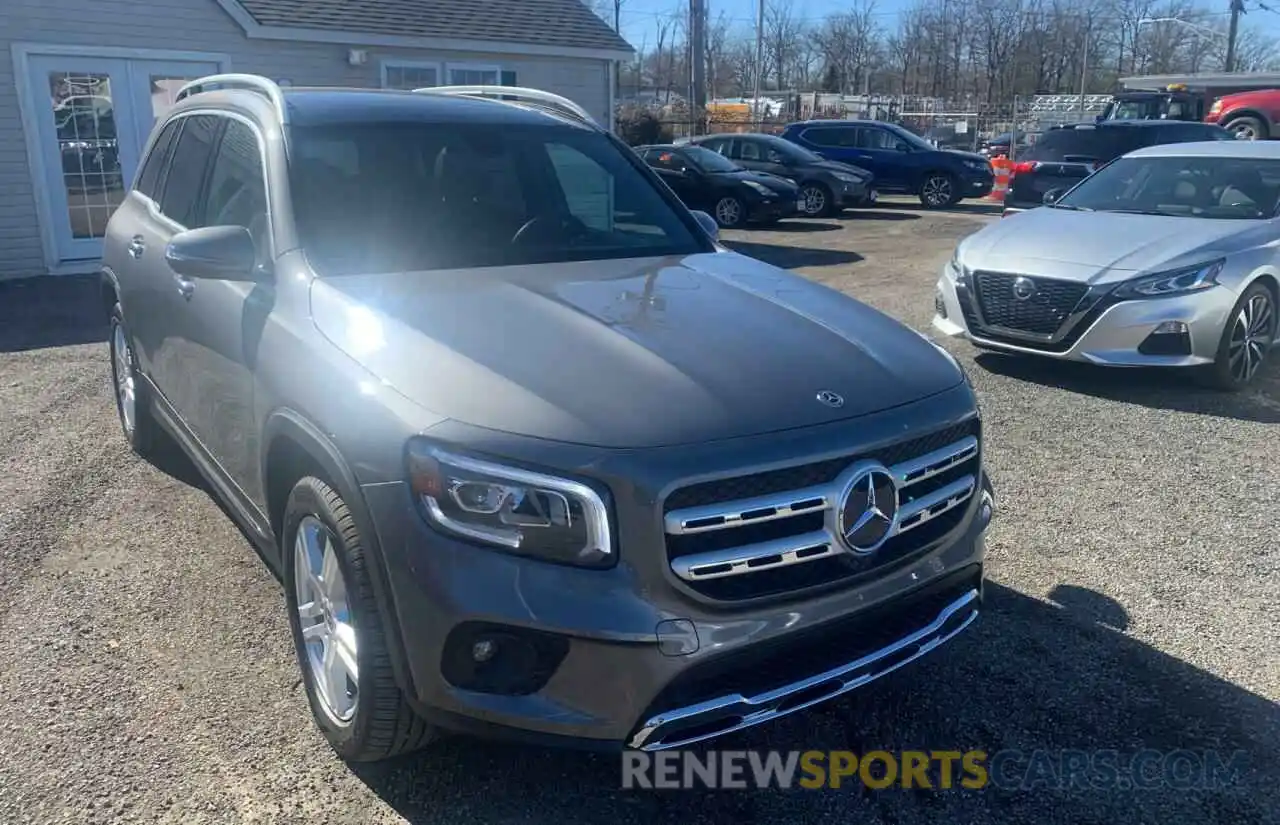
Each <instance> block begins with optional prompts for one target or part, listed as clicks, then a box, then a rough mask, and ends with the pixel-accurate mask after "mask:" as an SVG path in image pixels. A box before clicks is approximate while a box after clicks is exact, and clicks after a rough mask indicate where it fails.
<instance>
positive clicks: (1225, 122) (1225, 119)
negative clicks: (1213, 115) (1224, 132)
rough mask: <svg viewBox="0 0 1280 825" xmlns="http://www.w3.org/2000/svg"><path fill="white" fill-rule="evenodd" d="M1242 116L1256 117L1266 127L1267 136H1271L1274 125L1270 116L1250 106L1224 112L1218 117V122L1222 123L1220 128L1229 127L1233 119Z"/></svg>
mask: <svg viewBox="0 0 1280 825" xmlns="http://www.w3.org/2000/svg"><path fill="white" fill-rule="evenodd" d="M1242 117H1251V118H1256V119H1257V120H1260V121H1262V125H1263V126H1265V127H1266V128H1267V138H1268V139H1269V138H1271V136H1272V132H1273V131H1274V129H1275V126H1274V124H1272V122H1271V118H1269V117H1267V116H1266V115H1265V114H1264V113H1263V112H1262V111H1260V110H1258V109H1250V108H1240V109H1232V110H1231V111H1229V112H1227V113H1226V114H1224V115H1223V116H1222V117H1221V118H1220V119H1219V121H1218V122H1219V123H1221V124H1222V128H1224V129H1226V128H1229V127H1230V125H1231V123H1232V122H1233V121H1236V120H1239V119H1240V118H1242Z"/></svg>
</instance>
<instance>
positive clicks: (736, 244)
mask: <svg viewBox="0 0 1280 825" xmlns="http://www.w3.org/2000/svg"><path fill="white" fill-rule="evenodd" d="M722 243H723V244H724V245H725V246H727V247H729V248H730V249H732V250H733V251H734V252H741V253H742V254H743V255H750V256H751V257H752V258H755V259H756V260H760V261H764V262H765V263H767V264H773V265H774V266H779V267H782V268H783V269H798V268H802V267H807V266H839V265H840V264H854V263H857V262H858V261H861V260H862V256H861V255H859V254H858V253H857V252H851V251H849V250H845V249H820V248H818V247H812V246H778V245H776V244H768V243H755V242H753V241H732V240H723V241H722Z"/></svg>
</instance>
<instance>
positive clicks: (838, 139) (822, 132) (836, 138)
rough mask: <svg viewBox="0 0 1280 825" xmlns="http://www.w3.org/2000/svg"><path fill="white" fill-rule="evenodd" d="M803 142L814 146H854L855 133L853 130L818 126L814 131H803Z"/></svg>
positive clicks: (855, 141) (855, 140) (855, 143)
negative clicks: (805, 141)
mask: <svg viewBox="0 0 1280 825" xmlns="http://www.w3.org/2000/svg"><path fill="white" fill-rule="evenodd" d="M802 137H804V139H805V140H807V141H809V142H810V143H812V144H813V145H814V146H833V147H838V146H856V145H857V139H858V137H857V132H856V131H855V130H853V129H842V128H840V127H838V126H837V127H834V128H833V127H830V126H820V127H818V128H816V129H805V130H804V134H803V135H802Z"/></svg>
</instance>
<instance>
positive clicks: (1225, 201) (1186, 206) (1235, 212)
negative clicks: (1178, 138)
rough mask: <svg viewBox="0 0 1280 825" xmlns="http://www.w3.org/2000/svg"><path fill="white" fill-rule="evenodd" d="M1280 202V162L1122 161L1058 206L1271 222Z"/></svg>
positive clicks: (1087, 181)
mask: <svg viewBox="0 0 1280 825" xmlns="http://www.w3.org/2000/svg"><path fill="white" fill-rule="evenodd" d="M1277 201H1280V160H1260V159H1254V158H1232V157H1149V158H1144V157H1135V158H1121V159H1120V160H1117V161H1116V162H1115V163H1112V164H1111V165H1110V166H1106V167H1103V168H1102V169H1099V170H1098V171H1097V172H1095V173H1094V174H1093V175H1092V176H1091V177H1088V178H1086V179H1084V180H1083V181H1081V182H1080V184H1079V185H1078V186H1076V188H1074V189H1072V190H1071V192H1070V193H1068V194H1067V195H1065V196H1064V197H1063V198H1062V199H1061V200H1059V201H1058V202H1057V203H1056V204H1054V206H1055V207H1061V208H1064V209H1084V210H1091V211H1097V212H1134V213H1139V214H1144V215H1173V216H1183V217H1195V218H1220V219H1230V218H1236V219H1250V218H1252V219H1257V218H1270V217H1272V216H1273V215H1274V214H1275V213H1276V206H1277Z"/></svg>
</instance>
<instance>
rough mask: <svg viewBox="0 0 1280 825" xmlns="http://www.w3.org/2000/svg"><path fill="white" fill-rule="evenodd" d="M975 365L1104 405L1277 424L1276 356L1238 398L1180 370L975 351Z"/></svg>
mask: <svg viewBox="0 0 1280 825" xmlns="http://www.w3.org/2000/svg"><path fill="white" fill-rule="evenodd" d="M974 361H976V362H977V364H978V366H980V367H982V368H983V369H984V370H986V371H988V372H991V373H994V374H996V375H1003V376H1006V377H1008V378H1015V379H1017V380H1019V381H1029V382H1031V383H1034V384H1040V385H1043V386H1047V387H1057V388H1059V389H1063V390H1067V391H1068V392H1075V393H1080V394H1081V395H1091V396H1094V397H1095V398H1103V399H1106V400H1108V401H1119V402H1122V403H1126V404H1140V405H1142V406H1144V407H1151V408H1153V409H1160V410H1172V411H1175V412H1185V413H1196V414H1198V415H1212V416H1217V417H1218V418H1233V419H1236V420H1239V421H1256V422H1258V423H1260V424H1277V423H1280V363H1278V362H1280V357H1277V355H1274V354H1273V355H1272V361H1271V363H1270V364H1264V365H1263V367H1262V372H1261V373H1260V374H1259V375H1258V377H1257V378H1256V379H1255V380H1254V384H1253V386H1252V387H1250V388H1249V389H1246V390H1242V391H1241V392H1238V393H1227V392H1219V391H1217V390H1213V389H1208V388H1206V387H1202V386H1200V385H1198V384H1196V383H1195V380H1194V376H1191V375H1188V374H1186V371H1184V370H1173V369H1159V368H1150V369H1139V368H1128V369H1108V368H1106V367H1096V366H1094V365H1092V364H1082V363H1078V362H1074V361H1054V360H1051V359H1048V358H1036V357H1034V356H1026V357H1024V356H1018V355H1005V354H1003V353H996V352H979V353H978V355H976V356H975V357H974Z"/></svg>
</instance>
